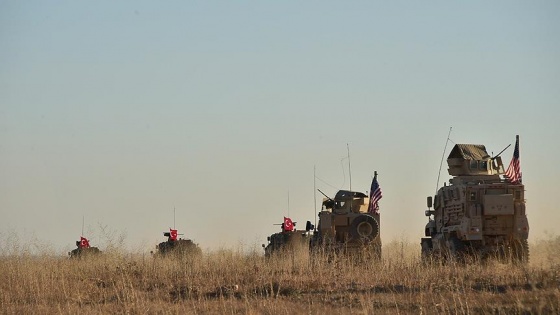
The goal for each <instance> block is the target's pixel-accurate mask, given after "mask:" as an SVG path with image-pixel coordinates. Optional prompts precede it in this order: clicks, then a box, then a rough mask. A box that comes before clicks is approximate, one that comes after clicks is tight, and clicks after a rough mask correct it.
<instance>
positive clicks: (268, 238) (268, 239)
mask: <svg viewBox="0 0 560 315" xmlns="http://www.w3.org/2000/svg"><path fill="white" fill-rule="evenodd" d="M266 240H267V241H269V242H270V236H268V237H267V238H266ZM263 245H264V244H263Z"/></svg>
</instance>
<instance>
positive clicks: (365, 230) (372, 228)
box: [350, 214, 379, 243]
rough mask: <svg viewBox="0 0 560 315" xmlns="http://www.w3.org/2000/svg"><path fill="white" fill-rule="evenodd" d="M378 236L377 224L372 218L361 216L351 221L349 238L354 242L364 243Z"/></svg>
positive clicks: (365, 215)
mask: <svg viewBox="0 0 560 315" xmlns="http://www.w3.org/2000/svg"><path fill="white" fill-rule="evenodd" d="M377 235H379V223H377V220H375V218H374V217H372V216H370V215H367V214H362V215H360V216H358V217H357V218H355V219H354V221H352V224H351V225H350V236H351V237H352V239H354V240H360V241H362V242H364V243H369V242H371V241H373V240H374V239H375V238H376V237H377Z"/></svg>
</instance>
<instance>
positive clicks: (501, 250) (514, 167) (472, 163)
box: [421, 138, 529, 262]
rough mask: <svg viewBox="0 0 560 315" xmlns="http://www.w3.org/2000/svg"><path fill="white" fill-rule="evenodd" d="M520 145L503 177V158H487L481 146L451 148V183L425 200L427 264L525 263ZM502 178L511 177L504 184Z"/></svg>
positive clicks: (526, 232) (526, 227)
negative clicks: (478, 259) (493, 258)
mask: <svg viewBox="0 0 560 315" xmlns="http://www.w3.org/2000/svg"><path fill="white" fill-rule="evenodd" d="M518 141H519V138H517V141H516V147H515V152H514V158H513V159H512V164H510V167H509V168H508V171H507V172H504V167H503V164H502V160H501V158H500V157H499V156H495V157H491V156H490V155H489V154H488V153H487V152H486V148H485V146H483V145H475V144H456V145H455V147H453V149H452V150H451V153H450V154H449V156H448V158H447V164H448V166H449V169H448V171H449V175H451V176H453V178H452V179H451V180H450V181H449V185H447V184H445V185H444V186H443V187H441V188H440V189H439V190H438V191H437V194H436V196H435V197H434V198H433V200H432V197H431V196H430V197H428V202H427V205H428V210H426V211H425V214H426V216H428V218H429V220H428V224H427V225H426V228H425V236H426V237H425V238H422V240H421V245H422V257H423V259H424V260H425V261H427V260H429V259H432V258H442V259H446V260H447V259H455V260H459V261H464V260H465V258H469V257H482V258H483V257H489V256H498V257H501V258H508V259H509V258H511V259H513V260H514V261H519V262H526V261H528V257H529V252H528V250H529V248H528V243H527V237H528V235H529V223H528V221H527V215H526V213H525V198H524V194H525V187H524V185H523V184H522V183H521V172H520V170H519V142H518ZM504 174H505V175H509V176H505V178H504V179H502V178H501V177H500V175H504ZM432 201H433V202H432ZM432 206H433V209H432Z"/></svg>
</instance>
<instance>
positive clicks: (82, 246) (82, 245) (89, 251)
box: [68, 236, 101, 258]
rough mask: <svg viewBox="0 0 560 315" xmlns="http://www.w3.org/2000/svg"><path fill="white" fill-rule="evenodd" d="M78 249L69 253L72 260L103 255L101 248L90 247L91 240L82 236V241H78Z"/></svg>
mask: <svg viewBox="0 0 560 315" xmlns="http://www.w3.org/2000/svg"><path fill="white" fill-rule="evenodd" d="M76 247H77V248H76V249H74V250H72V251H70V252H68V255H69V256H70V258H82V257H86V256H92V255H97V254H100V253H101V251H100V250H99V248H97V247H92V246H90V245H89V240H88V239H87V238H85V237H83V236H80V240H79V241H76Z"/></svg>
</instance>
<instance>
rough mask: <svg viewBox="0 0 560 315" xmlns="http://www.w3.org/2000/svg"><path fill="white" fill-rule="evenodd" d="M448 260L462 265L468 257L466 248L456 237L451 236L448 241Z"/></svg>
mask: <svg viewBox="0 0 560 315" xmlns="http://www.w3.org/2000/svg"><path fill="white" fill-rule="evenodd" d="M448 246H449V258H450V259H451V260H454V261H456V262H460V263H464V262H466V258H467V256H468V251H467V246H466V245H465V243H464V242H463V241H461V240H460V239H458V238H457V237H456V236H452V237H451V238H450V239H449V240H448Z"/></svg>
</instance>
